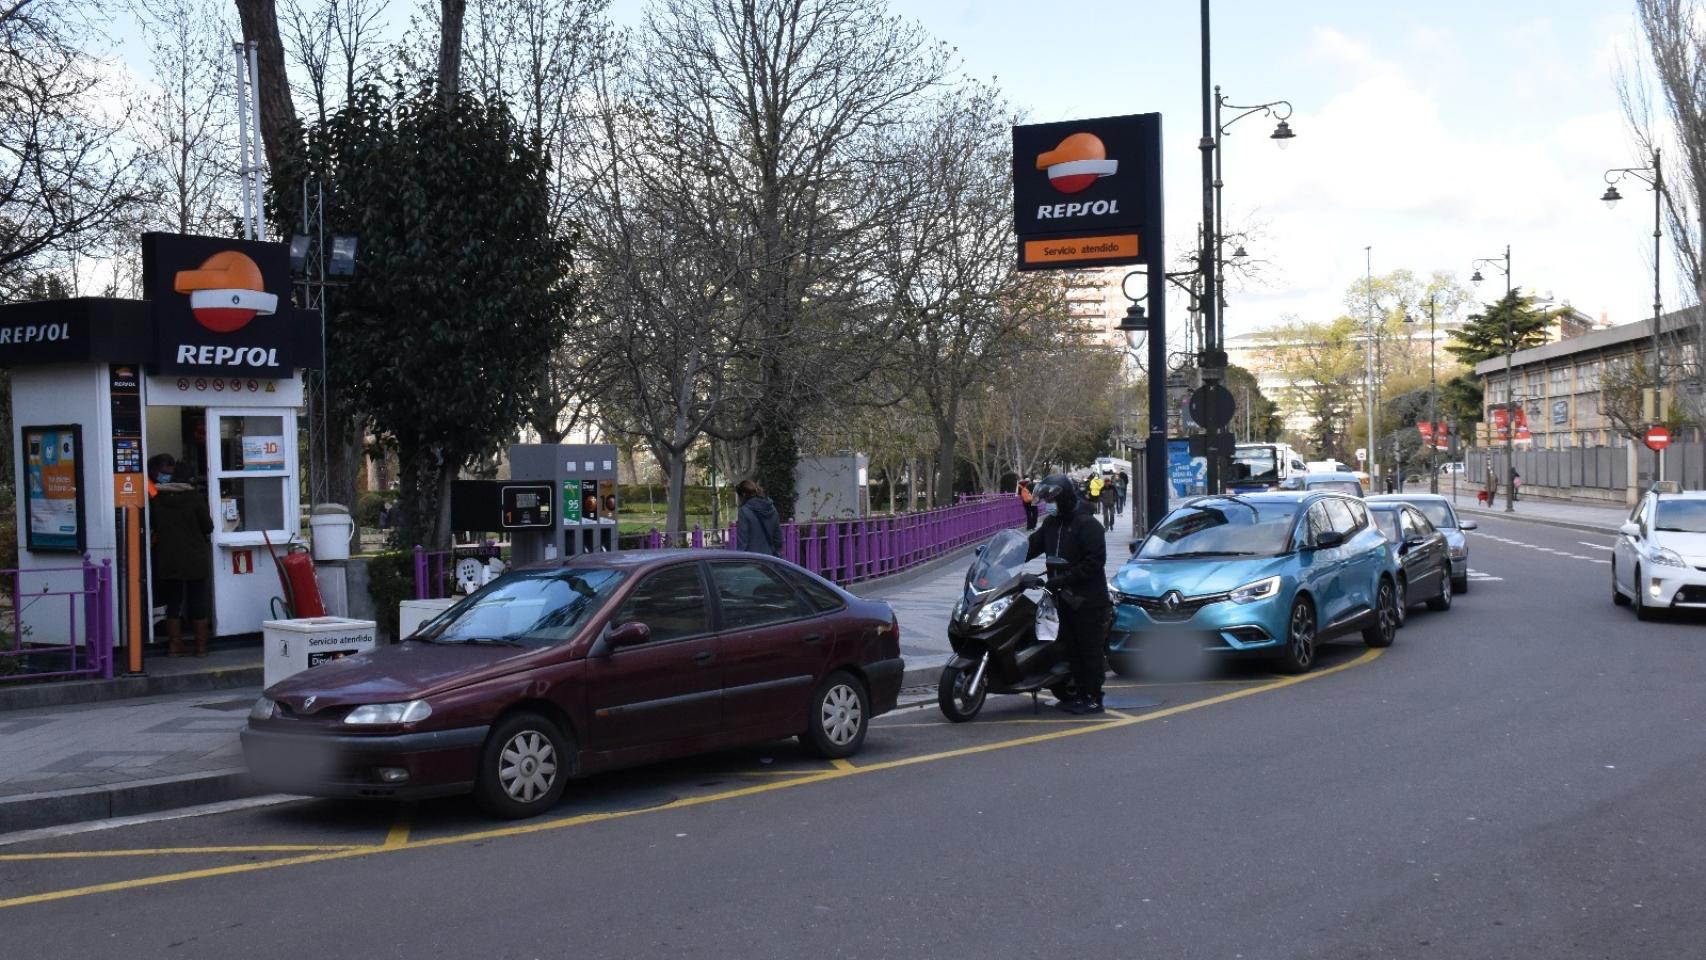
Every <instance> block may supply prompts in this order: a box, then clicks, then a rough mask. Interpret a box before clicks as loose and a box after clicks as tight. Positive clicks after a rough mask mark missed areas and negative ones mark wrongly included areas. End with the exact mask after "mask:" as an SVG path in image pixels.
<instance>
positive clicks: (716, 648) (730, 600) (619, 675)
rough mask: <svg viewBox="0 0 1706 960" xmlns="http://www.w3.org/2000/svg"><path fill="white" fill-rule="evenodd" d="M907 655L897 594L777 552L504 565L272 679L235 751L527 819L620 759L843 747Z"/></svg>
mask: <svg viewBox="0 0 1706 960" xmlns="http://www.w3.org/2000/svg"><path fill="white" fill-rule="evenodd" d="M904 669H905V663H904V662H903V661H902V660H901V657H900V627H899V625H898V623H897V622H896V620H895V617H894V612H893V611H892V610H890V609H889V607H888V605H887V604H884V603H876V602H872V601H869V600H861V599H859V598H857V597H854V596H852V595H850V594H848V593H846V592H845V591H843V590H841V589H839V588H837V587H836V586H834V585H833V584H831V583H829V582H827V581H825V580H822V579H820V578H818V577H816V576H814V575H812V574H811V573H808V572H807V571H805V570H802V569H800V568H799V567H796V566H794V565H792V564H789V563H786V562H784V561H781V560H777V559H775V558H774V557H766V556H758V555H754V554H744V553H718V554H715V555H708V554H707V553H706V552H705V551H681V550H674V551H671V550H663V551H631V552H620V553H599V554H592V555H589V556H584V557H576V558H574V559H572V560H569V561H567V562H564V563H562V564H559V565H552V566H540V567H532V568H528V569H521V570H515V571H512V572H510V573H508V574H506V575H504V576H503V577H500V578H499V579H497V580H495V581H493V582H492V583H491V584H489V585H487V586H486V587H485V588H483V589H481V590H480V591H479V592H477V593H475V594H474V595H473V596H471V597H469V598H468V599H466V600H464V601H462V602H461V603H458V604H457V605H456V606H454V607H452V608H451V609H450V610H447V611H446V612H445V613H443V614H442V615H440V616H439V617H437V618H435V619H434V620H432V621H430V622H429V623H427V624H426V625H425V626H423V627H422V628H421V630H420V631H419V632H418V633H416V635H415V636H413V637H409V638H407V639H405V640H404V641H403V642H401V643H399V644H396V645H394V646H386V647H381V648H379V649H376V650H373V651H371V652H369V653H364V654H360V655H358V656H354V657H348V658H346V659H343V660H338V661H334V662H331V663H326V664H322V665H320V666H317V667H315V668H314V669H312V670H307V671H304V672H302V673H299V674H297V675H295V676H293V677H290V678H288V679H286V680H283V681H280V682H279V683H276V684H274V685H273V686H271V687H269V688H267V690H266V691H265V695H264V696H262V697H261V699H260V700H259V701H257V702H256V703H255V707H254V709H253V710H252V711H251V712H250V714H249V723H248V726H247V727H246V728H245V729H244V730H243V735H242V736H243V752H244V755H245V757H246V758H247V760H248V764H249V769H250V770H251V771H252V772H253V774H254V775H255V777H256V778H257V779H258V780H259V781H260V782H262V783H263V784H266V785H267V786H269V787H271V788H273V789H277V790H282V791H285V792H289V793H304V794H310V795H315V796H327V797H396V798H405V797H422V796H433V795H439V794H451V793H466V792H469V791H472V792H473V793H474V795H475V796H476V798H477V799H478V800H479V802H480V804H481V806H483V807H484V808H485V809H486V810H488V811H489V812H491V813H493V814H495V815H498V816H504V817H526V816H532V815H534V814H537V813H540V812H542V811H545V810H548V809H550V808H551V807H552V806H553V805H554V804H555V803H556V802H557V801H558V799H559V798H560V797H561V796H562V793H563V787H564V784H565V782H566V781H567V780H568V779H569V778H571V777H580V776H585V775H587V774H591V773H596V772H598V771H601V770H609V769H612V768H616V767H626V766H633V765H635V764H643V763H651V762H654V761H658V760H663V759H666V758H669V757H677V756H682V755H685V754H693V753H702V752H706V751H712V750H721V749H725V748H728V747H733V746H736V745H740V744H749V743H759V742H763V741H767V740H774V739H779V738H782V737H789V736H798V737H799V739H800V743H801V744H802V745H803V746H804V747H805V748H806V749H807V750H809V751H811V752H812V753H815V754H817V755H819V756H823V757H830V758H836V757H845V756H849V755H851V754H852V753H854V752H855V751H857V750H858V749H859V746H860V744H861V743H863V742H864V739H865V731H866V729H867V728H868V727H869V725H870V721H871V718H872V717H875V716H877V715H879V714H882V713H886V712H887V711H889V710H892V709H894V705H895V700H896V698H897V697H898V695H899V693H900V684H901V675H902V672H903V671H904Z"/></svg>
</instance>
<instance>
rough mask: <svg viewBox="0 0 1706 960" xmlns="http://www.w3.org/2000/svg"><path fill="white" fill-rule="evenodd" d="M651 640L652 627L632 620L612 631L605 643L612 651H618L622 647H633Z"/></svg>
mask: <svg viewBox="0 0 1706 960" xmlns="http://www.w3.org/2000/svg"><path fill="white" fill-rule="evenodd" d="M651 638H652V628H651V627H648V626H646V625H645V624H643V623H641V622H640V621H638V620H630V621H628V622H627V623H624V624H622V625H621V626H619V627H617V628H616V629H614V630H612V631H610V634H609V635H608V636H606V637H605V638H604V642H605V645H606V646H608V647H609V648H610V649H611V650H616V649H618V648H621V647H632V646H634V645H635V644H640V643H645V642H646V641H647V640H650V639H651Z"/></svg>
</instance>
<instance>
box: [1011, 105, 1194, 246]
mask: <svg viewBox="0 0 1706 960" xmlns="http://www.w3.org/2000/svg"><path fill="white" fill-rule="evenodd" d="M1160 196H1161V115H1160V114H1158V113H1144V114H1134V115H1130V116H1122V117H1102V118H1100V119H1095V120H1069V121H1064V122H1061V123H1037V124H1029V125H1026V126H1018V127H1014V128H1013V230H1014V232H1015V233H1017V234H1018V238H1019V269H1021V270H1054V269H1070V268H1077V267H1096V266H1117V265H1121V264H1134V263H1143V262H1145V257H1147V256H1149V254H1150V253H1151V252H1152V251H1151V250H1150V249H1149V247H1150V246H1152V244H1151V243H1150V242H1149V241H1146V240H1145V234H1146V233H1148V232H1149V231H1150V230H1151V229H1152V228H1154V229H1159V224H1160V214H1161V210H1160V208H1159V199H1158V198H1159V197H1160ZM1152 198H1154V199H1152ZM1152 203H1153V204H1154V205H1155V209H1150V207H1151V204H1152ZM1156 239H1157V241H1158V240H1159V237H1157V238H1156ZM1153 245H1154V246H1157V247H1158V244H1153Z"/></svg>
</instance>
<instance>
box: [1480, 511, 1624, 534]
mask: <svg viewBox="0 0 1706 960" xmlns="http://www.w3.org/2000/svg"><path fill="white" fill-rule="evenodd" d="M1457 513H1458V515H1459V516H1464V517H1474V518H1476V519H1485V520H1514V521H1516V522H1517V523H1533V524H1539V525H1541V526H1547V527H1561V528H1563V529H1565V530H1575V531H1578V532H1581V533H1609V534H1613V535H1615V534H1616V533H1617V528H1616V527H1602V526H1599V525H1598V524H1592V523H1582V522H1578V521H1574V520H1555V519H1553V518H1551V517H1534V516H1524V515H1523V514H1521V513H1505V512H1503V511H1501V510H1475V509H1464V508H1462V507H1459V508H1457Z"/></svg>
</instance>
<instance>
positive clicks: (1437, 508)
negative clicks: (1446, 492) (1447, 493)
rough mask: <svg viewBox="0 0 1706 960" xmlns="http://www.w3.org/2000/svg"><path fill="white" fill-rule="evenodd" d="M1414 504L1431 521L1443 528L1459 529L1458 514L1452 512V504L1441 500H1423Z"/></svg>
mask: <svg viewBox="0 0 1706 960" xmlns="http://www.w3.org/2000/svg"><path fill="white" fill-rule="evenodd" d="M1414 506H1415V508H1416V509H1417V510H1420V511H1422V516H1424V517H1427V518H1428V522H1429V523H1431V524H1433V525H1434V526H1436V527H1438V528H1440V529H1441V530H1456V529H1457V514H1455V513H1452V512H1451V504H1449V503H1445V502H1444V501H1441V500H1423V501H1422V502H1421V503H1418V504H1414Z"/></svg>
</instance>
